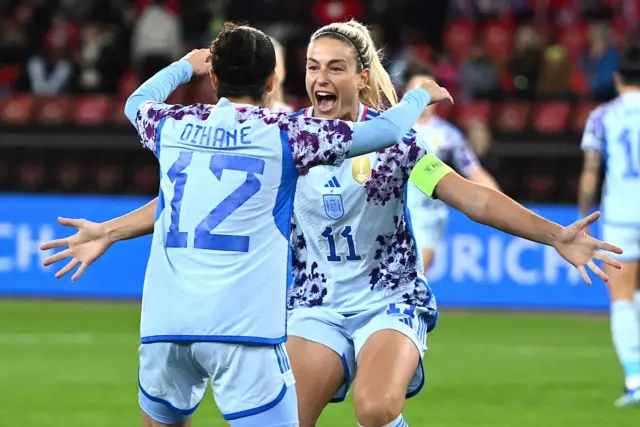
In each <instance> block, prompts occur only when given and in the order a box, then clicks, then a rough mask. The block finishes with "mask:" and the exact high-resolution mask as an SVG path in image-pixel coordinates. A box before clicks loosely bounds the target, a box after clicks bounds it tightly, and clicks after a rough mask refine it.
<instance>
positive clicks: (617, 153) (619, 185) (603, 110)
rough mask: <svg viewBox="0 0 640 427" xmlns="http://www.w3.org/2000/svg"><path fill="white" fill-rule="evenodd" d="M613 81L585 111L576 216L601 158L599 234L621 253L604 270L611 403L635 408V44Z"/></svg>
mask: <svg viewBox="0 0 640 427" xmlns="http://www.w3.org/2000/svg"><path fill="white" fill-rule="evenodd" d="M614 79H615V83H616V87H617V90H618V92H619V94H620V95H619V96H618V97H617V98H616V99H615V100H613V101H611V102H609V103H607V104H604V105H602V106H600V107H598V108H596V109H595V110H594V111H593V112H592V113H591V115H590V116H589V119H588V120H587V124H586V128H585V132H584V136H583V138H582V149H583V150H584V169H583V171H582V177H581V180H580V193H579V196H578V198H579V206H578V209H579V212H580V215H582V216H585V215H587V214H588V213H589V211H590V210H591V208H592V206H593V204H594V201H595V195H596V192H597V187H598V184H599V180H600V167H601V165H602V163H603V160H604V166H605V183H604V188H603V190H602V210H603V214H604V223H603V225H602V233H603V234H602V236H603V238H604V239H605V240H607V241H611V242H615V243H616V244H618V245H620V246H621V247H622V248H623V249H624V251H625V253H624V255H622V256H619V257H618V259H619V260H620V261H622V263H623V265H624V268H623V269H622V270H620V271H617V270H615V269H612V268H609V267H606V268H607V270H606V271H607V273H608V274H609V276H610V277H611V281H610V282H609V294H610V296H611V334H612V336H613V344H614V347H615V349H616V352H617V353H618V358H619V359H620V363H621V364H622V368H623V370H624V375H625V392H624V394H623V396H622V397H620V398H619V399H618V400H616V402H615V403H616V405H617V406H628V405H633V404H640V44H634V45H630V46H629V47H628V48H627V49H626V50H625V52H624V54H623V56H622V58H621V62H620V65H619V71H618V73H616V75H615V76H614ZM603 157H604V159H603ZM634 293H635V301H634Z"/></svg>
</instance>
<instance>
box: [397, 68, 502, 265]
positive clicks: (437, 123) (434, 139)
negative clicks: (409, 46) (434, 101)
mask: <svg viewBox="0 0 640 427" xmlns="http://www.w3.org/2000/svg"><path fill="white" fill-rule="evenodd" d="M402 77H403V81H404V83H405V85H406V88H407V90H410V89H412V88H414V87H416V86H417V85H418V84H420V81H422V80H425V79H426V80H433V78H434V76H433V72H432V71H431V70H430V69H429V67H427V66H426V65H423V64H420V63H418V62H412V63H410V64H409V65H408V66H407V67H406V68H405V70H404V71H403V73H402ZM434 107H435V106H429V107H427V108H425V110H424V113H423V114H422V115H421V116H420V118H419V119H418V122H417V123H416V124H415V125H414V126H413V128H414V130H415V131H416V133H417V134H418V135H419V136H420V137H422V139H423V140H424V141H425V142H427V143H428V144H429V146H431V147H432V148H433V150H434V153H435V154H436V156H438V158H439V159H441V160H442V161H444V162H445V163H447V164H449V165H452V166H453V167H454V169H455V170H456V172H458V173H459V174H460V175H462V176H463V177H465V178H467V179H468V180H470V181H473V182H475V183H477V184H482V185H486V186H487V187H491V188H493V189H494V190H499V188H498V184H497V183H496V181H495V179H494V178H493V176H491V174H490V173H489V172H487V171H486V169H485V168H483V167H482V165H481V164H480V162H479V161H478V158H477V157H476V155H475V153H474V152H473V150H472V149H471V147H470V146H469V143H468V142H467V141H466V138H465V136H464V135H463V134H462V132H460V130H458V129H457V128H456V127H455V126H454V125H452V124H451V123H449V122H448V121H446V120H444V119H443V118H441V117H439V116H438V115H437V114H436V110H435V108H434ZM406 203H407V206H408V207H409V211H410V212H411V213H412V218H413V236H414V238H415V240H416V244H417V245H418V248H419V249H420V253H421V255H422V265H423V267H424V272H425V274H426V272H427V270H428V269H429V267H430V266H431V263H432V262H433V258H434V256H435V251H436V247H437V245H438V243H440V240H441V239H442V237H443V236H444V232H445V228H446V224H447V218H448V216H449V209H448V208H447V206H446V205H445V204H444V203H442V201H440V200H434V199H432V198H431V197H427V196H425V195H424V193H422V192H421V191H420V189H418V187H416V186H415V185H413V184H409V185H408V186H407V201H406Z"/></svg>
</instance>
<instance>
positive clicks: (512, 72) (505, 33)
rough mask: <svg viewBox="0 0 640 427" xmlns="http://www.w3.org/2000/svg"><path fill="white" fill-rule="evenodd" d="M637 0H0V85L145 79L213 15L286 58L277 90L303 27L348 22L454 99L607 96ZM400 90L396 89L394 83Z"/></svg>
mask: <svg viewBox="0 0 640 427" xmlns="http://www.w3.org/2000/svg"><path fill="white" fill-rule="evenodd" d="M638 3H639V2H638V1H637V0H451V1H445V0H441V1H429V2H426V1H410V0H394V1H391V0H369V1H367V0H242V1H231V0H0V17H1V20H2V26H1V29H0V87H1V88H2V92H3V93H4V95H5V96H6V94H7V93H9V92H15V91H28V92H31V93H34V94H36V95H55V94H60V93H108V94H117V93H118V88H119V87H120V86H121V85H122V84H123V82H124V81H127V79H130V78H131V76H132V74H133V75H135V76H136V77H137V78H138V79H142V80H144V79H146V78H147V77H149V76H150V75H152V74H153V73H155V72H156V71H157V70H159V69H160V68H162V67H164V66H165V65H167V64H168V63H170V62H171V61H173V60H175V59H178V58H180V57H181V56H182V55H183V54H184V53H185V52H186V51H188V50H190V49H191V48H194V47H200V46H204V45H207V44H208V43H209V42H210V41H211V40H212V39H213V38H214V37H215V35H216V34H217V31H218V29H219V28H220V26H221V24H222V23H223V22H224V21H225V20H237V21H247V22H251V23H252V24H253V25H257V26H259V27H261V28H263V29H264V30H265V31H267V32H268V33H269V34H270V35H272V36H274V37H276V38H277V39H279V40H280V41H281V42H282V43H283V44H284V45H285V46H286V48H287V49H286V50H287V52H288V53H289V54H288V55H287V65H288V69H289V70H290V72H289V76H290V77H289V80H288V83H287V86H286V89H287V93H289V94H290V95H292V96H295V97H303V96H304V85H303V84H302V82H303V74H302V73H303V70H304V66H303V61H304V54H305V46H306V42H307V39H308V37H309V35H310V34H311V32H312V31H313V30H314V29H315V28H317V27H318V26H320V25H324V24H326V23H328V22H332V21H335V20H341V19H346V18H348V17H355V18H357V19H361V20H363V21H365V22H366V23H367V24H369V25H370V26H371V28H372V31H373V33H374V36H375V39H376V41H377V43H378V44H379V46H383V47H384V49H385V53H386V56H387V59H388V64H389V70H390V71H391V72H392V73H394V74H395V75H399V71H401V69H402V67H403V64H404V62H405V61H406V60H408V59H410V58H419V59H422V60H424V61H428V62H431V63H432V64H433V65H434V67H435V71H436V74H437V77H438V78H439V79H441V80H442V81H443V83H445V84H446V85H447V86H448V87H450V88H451V89H453V90H454V91H455V92H456V93H457V94H458V96H461V97H463V99H468V98H492V99H495V98H500V97H504V96H515V97H525V98H534V97H554V98H558V97H561V98H571V97H573V96H582V95H589V96H591V97H593V98H595V99H607V98H610V97H611V96H612V95H613V86H612V81H611V73H612V71H613V70H614V69H615V66H616V63H617V58H618V55H619V45H620V43H621V42H622V41H623V40H625V39H626V37H628V36H629V35H630V34H632V33H633V32H634V31H635V30H636V26H637V25H638V20H639V16H638ZM399 83H400V82H399Z"/></svg>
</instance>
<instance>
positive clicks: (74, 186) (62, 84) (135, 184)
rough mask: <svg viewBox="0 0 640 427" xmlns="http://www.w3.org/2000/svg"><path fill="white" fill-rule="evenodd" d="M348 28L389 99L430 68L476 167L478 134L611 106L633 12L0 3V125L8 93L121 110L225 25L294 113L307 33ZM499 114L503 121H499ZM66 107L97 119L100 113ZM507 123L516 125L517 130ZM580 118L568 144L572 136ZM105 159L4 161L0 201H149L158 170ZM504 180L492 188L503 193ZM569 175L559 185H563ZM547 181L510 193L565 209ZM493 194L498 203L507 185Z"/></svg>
mask: <svg viewBox="0 0 640 427" xmlns="http://www.w3.org/2000/svg"><path fill="white" fill-rule="evenodd" d="M351 17H353V18H356V19H359V20H361V21H363V22H365V23H366V24H367V25H369V26H370V28H371V31H372V33H373V36H374V39H375V41H376V42H377V44H378V46H380V47H381V48H382V49H383V51H384V54H385V57H386V66H387V68H388V70H389V72H390V73H391V74H392V77H393V78H394V79H395V80H396V81H395V83H397V85H398V88H399V89H400V90H401V89H402V86H403V83H404V82H402V81H399V76H400V75H401V72H402V70H403V68H404V66H405V65H406V63H407V62H408V61H411V60H416V59H417V60H420V61H423V62H426V63H429V64H431V66H432V68H433V70H434V74H435V76H436V77H437V78H438V79H439V81H440V82H441V83H442V84H443V85H445V86H446V87H447V88H448V89H449V90H450V91H451V92H452V93H453V94H454V95H455V97H456V100H457V105H458V107H456V108H455V109H454V110H447V111H442V112H441V113H442V114H443V115H445V116H446V117H447V118H449V119H451V120H453V121H456V122H457V123H458V124H459V125H461V126H462V127H463V130H465V131H466V132H467V133H468V135H469V137H470V139H471V142H472V144H473V145H474V148H475V149H477V151H478V152H479V154H481V155H484V154H485V153H487V152H489V151H490V145H491V143H490V141H491V138H492V137H491V132H490V129H489V128H494V129H492V130H494V131H496V129H495V128H496V126H497V127H501V126H502V127H503V128H506V130H507V133H508V131H511V132H513V133H516V132H520V131H525V130H528V129H529V128H527V126H529V125H528V124H527V123H528V120H530V119H529V118H528V117H529V116H531V117H532V119H531V120H532V121H533V122H534V124H533V126H534V127H535V124H536V123H535V122H536V120H537V119H536V118H537V117H538V116H541V117H542V119H540V120H538V121H539V122H540V123H542V124H545V123H546V125H549V123H551V125H552V128H553V125H554V120H555V121H556V122H557V118H558V117H559V116H562V115H563V114H564V117H565V122H563V124H562V126H560V127H558V125H557V124H556V125H555V126H556V128H555V129H556V130H560V131H563V132H564V130H565V127H567V123H568V122H569V121H570V120H569V119H568V117H569V116H571V117H573V111H574V106H576V107H575V108H577V106H579V105H582V103H583V102H584V101H585V100H590V101H594V102H596V101H597V102H600V101H602V100H607V99H610V98H612V97H613V96H615V88H614V86H613V80H612V73H613V71H614V70H615V68H616V66H617V62H618V57H619V52H620V47H621V45H622V44H623V43H624V42H625V41H626V40H628V39H629V38H630V37H633V36H634V35H635V34H637V30H638V23H639V21H640V0H449V1H447V0H433V1H424V0H0V24H1V25H0V113H1V112H2V111H1V110H2V105H3V103H4V105H6V104H7V102H8V100H10V99H12V97H13V98H14V97H15V96H16V94H20V93H27V94H29V95H30V96H34V97H36V101H34V102H36V103H37V104H39V105H43V103H44V102H45V100H47V99H49V98H52V97H56V96H57V95H72V96H75V97H78V98H79V99H80V98H82V97H83V96H86V95H95V94H101V95H100V96H102V95H108V97H106V96H105V97H103V98H104V99H108V100H111V99H113V100H115V101H114V102H116V103H118V102H121V101H122V100H123V99H124V98H126V96H128V95H129V94H130V93H131V91H132V90H133V89H135V87H136V86H137V85H138V84H139V83H140V81H142V80H144V79H146V78H148V77H150V76H151V75H153V74H154V73H155V72H156V71H158V70H159V69H161V68H162V67H164V66H166V65H168V64H169V63H171V62H172V61H174V60H176V59H178V58H180V57H181V56H182V55H183V54H184V53H185V52H188V51H189V50H190V49H193V48H196V47H203V46H206V45H208V44H209V43H210V41H211V40H212V39H213V38H214V37H215V35H216V34H217V32H218V30H219V29H220V27H221V25H222V23H223V22H225V21H227V20H233V21H244V22H249V23H251V24H252V25H255V26H257V27H259V28H261V29H263V30H264V31H265V32H267V33H268V34H270V35H271V36H273V37H275V38H276V39H278V40H279V41H280V42H281V43H282V44H283V45H284V47H285V52H286V55H285V58H286V66H287V71H288V74H287V80H286V82H285V93H286V98H285V99H286V100H287V101H288V102H289V103H290V104H291V105H293V106H294V108H297V107H302V106H304V105H306V99H305V92H304V68H305V67H304V61H305V53H306V44H307V42H308V38H309V36H310V34H311V33H312V32H313V30H315V29H317V28H318V27H319V26H321V25H325V24H327V23H329V22H333V21H339V20H344V19H347V18H351ZM203 93H204V92H203V91H202V90H200V89H199V88H196V89H194V90H192V91H190V92H188V93H187V94H186V96H183V99H181V101H182V102H184V103H189V102H192V101H194V100H199V101H205V100H204V99H202V96H203ZM198 94H199V95H200V96H198ZM183 95H184V94H183ZM207 96H208V95H207ZM65 98H66V97H65ZM101 99H102V98H101ZM104 99H103V101H104ZM94 101H95V99H94ZM539 101H551V102H556V101H561V102H562V103H564V104H558V103H557V102H556V104H555V105H551V106H550V108H549V109H547V110H544V109H543V110H542V113H540V114H538V110H535V109H534V108H533V106H532V107H531V114H529V105H528V104H526V105H525V104H522V102H526V103H530V104H531V105H533V103H537V102H539ZM104 102H107V101H104ZM104 102H103V103H104ZM505 102H506V103H509V106H510V107H511V109H509V110H506V112H505V113H504V114H499V111H500V109H499V108H497V107H498V106H499V107H503V104H504V103H505ZM518 102H520V104H518ZM60 105H62V104H60ZM65 105H66V104H65ZM78 105H79V106H78V109H80V110H82V109H84V110H89V111H93V112H94V113H96V112H97V111H101V110H100V109H99V108H98V107H99V106H100V105H102V104H99V103H94V104H93V105H95V106H96V107H92V108H84V107H82V104H78ZM467 107H468V108H467ZM58 108H62V107H58ZM65 108H66V107H65ZM554 108H555V109H554ZM11 110H16V108H14V107H13V106H12V107H11ZM50 110H55V109H50ZM106 111H107V109H106V107H105V113H104V114H107V112H106ZM109 111H110V110H109ZM118 111H120V105H119V104H118ZM545 111H546V113H545ZM585 111H587V110H585ZM10 112H11V111H10ZM96 114H97V113H96ZM101 114H102V113H101ZM518 114H522V115H525V116H526V117H527V118H524V119H522V120H524V121H523V122H522V123H520V122H519V121H518V119H517V116H518ZM545 114H546V116H545ZM576 114H577V113H576ZM580 114H582V115H580V120H578V119H576V123H578V124H577V125H576V126H575V127H574V126H570V129H569V131H579V129H578V128H579V126H581V123H583V122H581V120H583V119H584V117H583V113H580ZM1 115H2V114H0V116H1ZM120 116H121V114H120ZM120 116H119V119H120V120H121V119H122V117H120ZM494 116H495V117H497V118H496V119H495V120H494V119H493V117H494ZM503 116H504V120H502V118H503ZM544 117H547V119H548V120H547V121H546V122H545V120H543V119H544ZM1 120H2V117H0V121H1ZM91 120H95V119H91ZM522 120H521V121H522ZM549 120H551V121H550V122H549ZM121 121H122V120H121ZM60 123H63V122H62V121H61V122H60ZM65 123H66V122H65ZM92 123H93V122H92ZM514 123H515V124H514ZM519 123H520V124H519ZM503 130H504V129H503ZM552 131H553V130H552ZM497 132H500V129H498V130H497ZM25 153H29V154H25ZM103 154H104V155H100V156H98V157H93V156H92V157H91V158H92V159H99V160H96V164H95V165H94V166H88V163H87V162H86V161H85V159H86V155H83V154H80V153H77V152H73V151H70V152H64V153H62V154H60V155H59V157H56V159H57V160H56V161H55V162H54V163H53V164H51V161H50V160H47V159H49V158H51V157H50V156H49V157H47V156H48V155H45V154H43V153H42V152H40V151H30V150H27V149H16V150H13V152H5V153H4V154H3V156H2V157H3V158H2V159H0V190H2V189H5V190H6V189H10V190H12V189H18V190H20V191H65V192H74V191H75V192H77V191H99V192H107V193H108V192H115V193H118V192H127V191H130V192H154V191H156V189H157V170H156V166H155V164H153V162H150V161H149V162H148V158H147V157H142V156H141V155H139V154H136V155H135V156H134V158H135V159H138V160H131V162H133V163H132V164H134V165H135V167H131V168H129V169H127V167H126V166H124V164H123V163H122V160H121V157H119V156H115V157H112V158H111V157H109V156H108V153H103ZM56 156H58V155H56ZM136 156H137V157H136ZM485 157H486V159H487V161H488V162H491V156H485ZM10 159H12V160H10ZM23 159H27V160H26V161H24V162H23ZM14 160H15V164H14ZM151 160H153V159H151ZM15 165H17V166H15ZM495 165H496V167H497V163H495ZM513 165H514V163H513V162H510V166H513ZM547 166H548V164H547ZM495 172H496V171H494V173H495ZM505 173H506V174H507V175H504V176H503V180H502V181H508V180H510V178H509V175H508V174H509V170H505ZM577 173H578V171H575V174H574V175H575V177H574V176H573V175H572V176H571V177H566V179H565V180H567V182H575V181H576V180H577ZM536 174H537V175H536ZM572 174H573V172H572ZM497 175H498V178H499V179H500V177H501V175H500V173H497ZM50 176H54V177H55V179H48V177H50ZM536 176H539V177H540V178H536ZM563 179H564V177H563ZM555 181H557V180H554V179H553V176H551V178H550V177H549V173H548V172H544V171H540V172H539V173H538V172H535V171H534V172H533V175H532V177H529V178H528V179H527V181H526V185H525V187H526V189H525V190H524V192H523V193H522V194H524V197H525V198H527V199H533V200H537V199H540V200H546V198H550V197H551V198H556V199H560V200H564V199H566V198H568V197H569V195H570V194H572V192H574V190H575V188H574V187H575V185H573V184H572V185H570V186H565V187H562V188H561V189H560V190H557V191H556V190H555V189H554V188H555V187H556V186H557V185H556V183H555ZM501 185H502V186H503V188H505V189H506V190H507V191H509V189H510V188H509V183H508V182H501ZM513 191H516V192H518V191H520V190H518V189H514V190H513ZM556 193H558V194H559V195H558V194H556Z"/></svg>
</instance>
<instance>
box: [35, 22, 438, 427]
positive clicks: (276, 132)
mask: <svg viewBox="0 0 640 427" xmlns="http://www.w3.org/2000/svg"><path fill="white" fill-rule="evenodd" d="M274 68H275V53H274V49H273V46H272V44H271V41H270V40H269V38H268V37H267V36H266V35H264V34H263V33H261V32H260V31H258V30H256V29H253V28H251V27H246V26H236V25H233V24H225V26H224V27H223V30H222V32H221V33H220V35H219V36H218V38H217V39H216V40H215V41H214V42H213V43H212V45H211V48H210V49H202V50H199V51H194V52H192V53H191V54H189V55H187V56H186V57H185V59H184V60H182V61H179V62H176V63H174V64H172V65H170V66H169V67H167V68H165V69H164V70H162V71H161V72H160V73H158V74H157V75H155V76H154V77H153V78H152V79H150V80H149V81H147V82H146V83H144V84H143V85H142V86H141V87H140V88H139V89H138V90H136V92H134V93H133V95H131V97H130V98H129V99H128V101H127V103H126V106H125V115H126V116H127V117H128V118H129V120H130V121H131V122H132V123H133V124H134V126H135V127H136V128H137V130H138V134H139V136H140V138H141V140H142V143H143V145H144V146H145V147H146V148H148V149H150V150H152V151H153V152H154V154H155V155H156V156H157V157H158V161H159V163H160V170H161V171H162V176H161V184H160V195H161V196H160V198H159V199H160V202H159V204H158V206H157V209H156V211H157V220H156V221H155V229H154V235H153V240H152V245H151V254H150V257H149V262H148V265H147V270H146V275H145V282H144V290H143V300H142V319H141V340H140V342H141V346H140V349H139V352H140V367H139V371H138V372H139V380H138V381H139V385H140V394H139V401H140V406H141V408H142V410H143V412H144V414H145V421H144V424H145V425H151V426H155V425H176V426H184V425H188V424H189V422H190V420H189V419H190V415H191V413H193V412H194V411H195V409H196V408H197V406H198V404H199V403H200V401H201V399H202V397H203V396H204V393H205V390H206V387H207V382H208V379H209V378H211V382H212V388H213V391H214V394H215V398H216V401H217V404H218V407H219V408H220V410H221V412H222V414H223V416H224V418H225V419H226V420H228V421H229V422H230V424H231V425H232V426H236V427H240V426H242V427H244V426H247V427H248V426H265V427H266V426H274V427H275V426H280V427H286V426H297V425H298V409H297V400H296V393H295V386H294V382H295V381H294V378H293V374H292V372H291V367H290V363H289V359H288V356H287V353H286V351H285V348H284V345H283V343H284V341H286V338H287V333H286V292H287V283H288V281H289V280H288V279H289V277H291V271H290V264H289V263H288V262H287V260H288V258H289V257H288V253H289V238H290V233H291V215H292V212H291V211H292V207H293V197H294V194H295V188H296V181H297V179H298V176H299V174H302V175H304V174H305V173H307V171H308V169H309V168H311V167H313V166H317V165H323V164H324V165H335V166H338V165H340V164H341V163H342V162H343V160H344V159H345V157H348V156H352V155H361V154H364V153H368V152H370V151H372V150H378V149H383V148H385V147H389V146H391V145H393V144H394V143H395V142H396V141H398V140H399V139H400V138H401V137H402V135H403V134H404V133H405V132H407V131H408V130H409V129H410V127H411V125H412V124H413V123H414V121H415V120H417V118H418V117H419V115H420V112H421V111H422V109H424V108H425V107H426V106H427V105H428V104H429V102H430V100H431V99H433V100H434V102H436V101H438V100H442V99H446V98H449V94H448V93H447V92H446V90H444V89H442V88H439V87H438V86H437V85H436V84H435V83H433V82H425V83H424V85H423V86H424V88H423V89H418V90H416V91H413V92H412V93H408V94H407V95H406V96H405V98H404V101H403V102H401V103H400V104H398V106H396V107H395V108H393V109H391V110H389V111H387V112H386V113H385V114H383V115H380V116H379V117H377V118H376V119H375V120H373V121H371V122H368V123H349V122H344V121H341V120H319V119H313V118H307V117H297V118H296V117H291V118H290V117H289V116H288V115H287V114H284V113H272V112H271V111H269V110H268V109H266V108H262V107H261V106H262V105H264V100H265V97H266V93H268V92H269V91H270V90H271V89H272V87H273V84H274V79H275V76H274ZM207 73H210V77H211V81H212V85H213V87H214V89H216V90H217V92H218V95H219V97H220V101H219V102H218V104H217V105H215V106H214V105H207V104H196V105H192V106H187V107H183V106H180V105H175V106H174V105H167V104H164V101H165V100H166V99H167V98H168V97H169V95H170V94H171V92H173V91H174V90H175V89H176V88H177V87H178V86H179V85H180V84H182V83H186V82H187V81H189V80H190V78H191V76H192V74H197V75H199V74H207ZM426 88H428V90H429V91H430V92H427V91H426V90H424V89H426ZM212 208H213V209H212ZM72 225H74V224H72ZM78 225H79V226H80V225H81V224H78ZM116 225H117V224H116ZM116 228H117V227H116ZM147 228H149V227H147ZM116 233H121V234H122V233H126V230H123V229H119V231H116ZM62 240H66V239H62ZM65 244H68V245H69V246H71V243H70V242H69V241H58V242H53V243H51V244H49V245H48V247H57V246H60V245H65ZM65 252H66V253H65ZM68 252H69V251H68V250H67V251H63V252H61V253H58V254H56V255H54V256H53V257H51V258H50V259H49V260H47V261H46V263H47V264H50V263H51V262H55V261H58V260H61V259H63V258H65V257H66V256H67V255H69V253H68ZM77 264H78V262H77V260H72V261H71V262H70V263H69V264H68V265H67V266H66V267H64V268H63V269H62V270H61V271H60V272H59V274H65V273H66V272H68V271H70V270H71V269H73V268H74V267H75V266H76V265H77ZM86 265H87V264H84V265H81V266H80V268H79V270H78V272H77V273H76V274H81V273H82V271H83V270H84V269H85V268H86Z"/></svg>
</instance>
